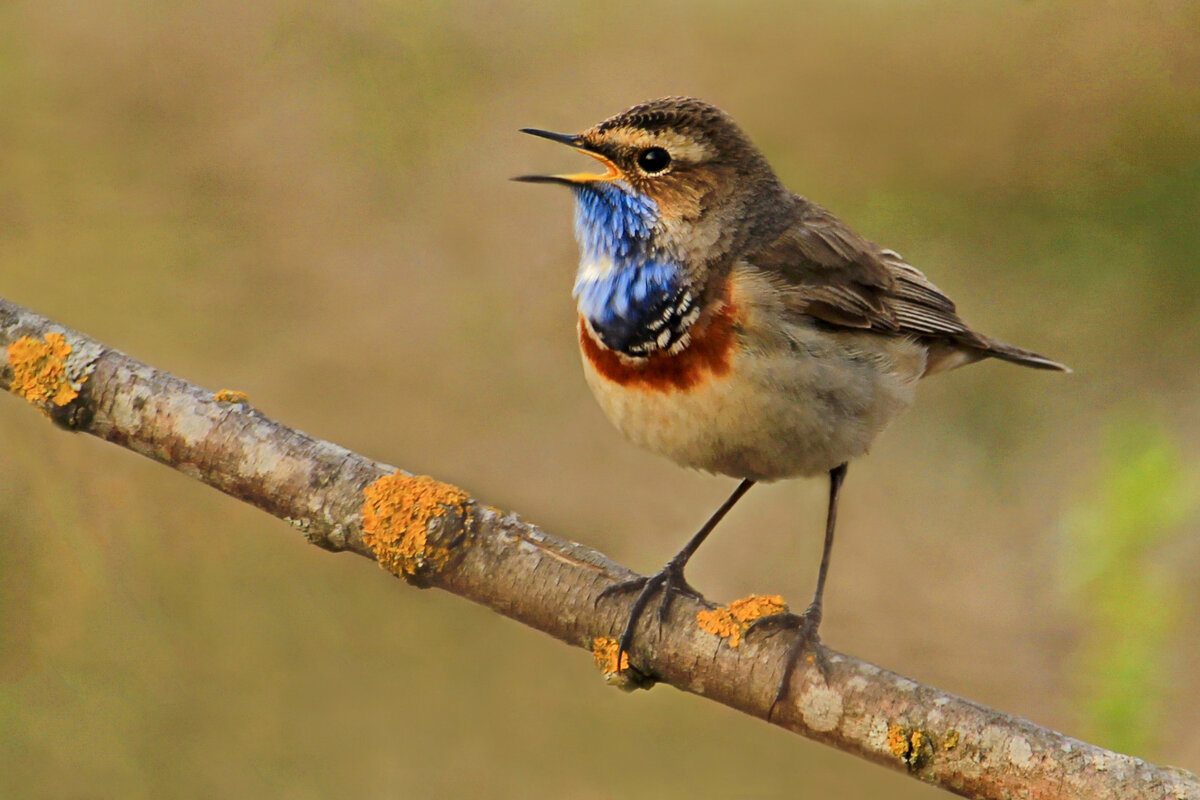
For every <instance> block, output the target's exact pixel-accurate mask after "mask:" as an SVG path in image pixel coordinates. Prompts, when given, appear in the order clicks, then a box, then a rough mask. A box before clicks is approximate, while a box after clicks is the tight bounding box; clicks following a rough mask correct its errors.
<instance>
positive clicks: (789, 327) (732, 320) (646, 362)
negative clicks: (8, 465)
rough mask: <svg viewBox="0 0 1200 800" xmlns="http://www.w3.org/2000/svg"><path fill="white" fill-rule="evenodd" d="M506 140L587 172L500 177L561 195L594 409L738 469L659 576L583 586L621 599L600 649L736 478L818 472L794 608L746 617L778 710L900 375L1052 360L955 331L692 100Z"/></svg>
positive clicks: (937, 297)
mask: <svg viewBox="0 0 1200 800" xmlns="http://www.w3.org/2000/svg"><path fill="white" fill-rule="evenodd" d="M522 132H523V133H529V134H532V135H534V136H540V137H542V138H545V139H550V140H551V141H554V142H560V143H562V144H565V145H567V146H569V147H572V148H574V149H576V150H578V151H579V152H581V153H583V154H585V155H588V156H591V157H592V158H594V159H596V160H597V161H599V162H600V165H601V166H602V167H603V170H604V171H603V172H600V173H597V174H593V173H587V172H582V173H575V174H570V175H527V176H522V177H519V178H517V179H516V180H520V181H528V182H533V183H555V184H562V185H564V186H568V187H570V189H571V190H572V192H573V193H574V195H575V236H576V238H577V239H578V242H579V249H580V261H579V268H578V271H577V272H576V274H575V288H574V295H575V301H576V305H577V308H578V312H579V324H578V328H579V331H578V332H579V346H580V349H581V351H582V354H583V369H584V374H585V376H586V378H587V382H588V385H589V386H590V387H591V390H592V392H593V393H594V394H595V396H596V399H597V400H598V401H599V403H600V406H601V408H603V410H604V413H605V414H606V415H607V416H608V418H609V419H610V420H611V421H612V422H613V424H615V425H616V426H617V428H618V429H620V431H621V432H622V433H623V434H624V435H625V436H626V437H628V438H629V439H630V440H632V441H633V442H634V443H636V444H639V445H641V446H643V447H645V448H648V449H649V450H652V451H653V452H655V453H658V454H660V455H664V456H666V457H667V458H670V459H671V460H673V461H675V462H676V463H678V464H681V465H683V466H686V467H694V468H697V469H701V470H706V471H708V472H713V473H720V474H723V475H729V476H732V477H734V478H740V479H741V483H739V484H738V487H737V488H736V489H735V490H734V491H733V494H732V495H731V496H730V497H729V499H728V500H726V501H725V503H724V504H723V505H722V506H721V507H720V508H718V509H717V511H716V513H714V514H713V515H712V517H711V518H710V519H709V520H708V522H706V523H705V524H704V526H703V527H701V528H700V530H699V531H698V532H697V533H696V534H695V536H693V537H692V538H691V539H690V540H689V541H688V543H687V544H686V545H684V547H683V549H682V550H680V551H679V553H677V554H676V555H675V556H674V557H673V558H672V559H671V560H670V561H668V562H667V564H666V566H664V567H663V568H662V570H660V571H659V572H658V573H656V574H655V575H653V576H651V577H649V578H644V577H639V578H636V579H634V580H631V581H626V582H623V583H619V584H616V585H614V586H611V587H609V588H608V589H606V590H605V592H604V593H603V594H602V595H601V597H606V596H611V595H612V594H613V593H615V592H622V591H637V592H638V594H637V597H636V599H635V601H634V603H633V606H632V610H631V612H630V615H629V619H628V621H627V623H626V625H625V629H624V632H623V634H622V635H621V638H620V642H619V648H620V651H619V652H620V653H624V652H626V651H628V650H629V647H630V645H631V643H632V640H633V635H634V631H635V629H636V627H637V623H638V620H639V619H640V618H641V616H642V614H643V612H644V611H645V610H646V609H647V607H648V606H649V604H650V603H651V601H652V600H653V598H654V597H655V595H658V616H659V620H660V623H661V622H662V621H664V620H665V618H666V614H667V611H668V609H669V606H670V603H671V598H672V596H673V593H683V594H686V595H690V596H693V597H696V598H697V599H699V600H701V601H703V597H702V596H701V595H700V593H699V592H697V591H696V590H695V589H693V588H692V587H691V586H690V585H689V584H688V582H687V580H686V579H685V578H684V574H683V571H684V567H685V566H686V564H687V562H688V560H689V559H690V558H691V557H692V555H694V554H695V552H696V550H697V548H699V547H700V545H701V543H703V541H704V539H705V538H706V537H707V536H708V535H709V534H710V533H711V532H712V530H713V528H714V527H716V525H717V524H718V523H719V522H720V521H721V518H722V517H724V516H725V514H726V513H727V512H728V511H729V509H730V508H732V507H733V505H734V504H735V503H736V502H737V501H738V500H739V499H740V498H741V497H742V495H744V494H745V493H746V492H747V490H749V489H750V487H751V486H753V485H754V484H755V483H756V482H759V481H774V480H779V479H781V478H792V477H797V476H815V475H824V474H827V475H828V476H829V505H828V511H827V516H826V523H825V544H824V549H823V551H822V554H821V565H820V568H819V570H818V572H817V587H816V593H815V595H814V597H813V601H812V604H811V605H809V607H808V609H807V610H806V611H805V612H804V613H803V614H800V615H794V614H784V615H776V616H774V617H766V618H764V620H763V623H764V624H763V625H762V626H761V627H764V628H771V627H775V628H777V629H784V630H794V631H795V632H796V634H797V635H796V638H795V640H794V643H793V644H792V646H791V648H790V650H789V654H788V659H787V663H786V665H785V667H784V670H783V678H782V680H781V681H780V683H779V687H778V691H777V694H776V698H775V699H776V702H778V701H779V700H781V699H782V698H783V697H784V696H785V694H786V691H787V688H788V684H789V682H790V679H791V675H792V672H793V671H794V669H795V665H796V662H797V660H798V658H799V656H800V654H801V653H803V652H805V651H809V652H811V653H812V654H813V658H814V661H816V662H817V663H818V665H819V666H820V667H821V668H822V671H823V672H824V673H827V671H828V667H827V665H826V663H825V656H824V655H823V651H822V648H821V645H820V641H819V639H818V638H817V628H818V626H819V624H820V621H821V596H822V593H823V591H824V588H825V575H826V572H827V571H828V568H829V554H830V550H831V548H832V545H833V532H834V524H835V520H836V515H837V504H838V493H839V490H840V489H841V486H842V480H843V478H845V475H846V465H847V463H848V462H849V461H850V459H852V458H856V457H858V456H861V455H863V454H864V453H865V452H867V448H868V446H869V445H870V444H871V441H872V440H873V439H874V438H875V436H876V435H877V434H878V433H879V432H880V431H881V430H883V428H884V427H886V426H887V424H888V423H889V422H891V421H892V420H893V419H894V418H895V417H896V416H897V415H898V414H899V413H900V412H901V411H903V410H904V409H905V408H907V407H908V406H909V404H910V403H912V401H913V395H914V392H915V390H916V385H917V382H918V381H919V380H920V379H921V378H924V377H926V376H928V375H933V374H935V373H938V372H944V371H946V370H949V369H954V368H955V367H960V366H963V365H964V364H970V363H972V362H975V361H979V360H981V359H984V358H999V359H1002V360H1004V361H1011V362H1013V363H1014V364H1021V365H1022V366H1026V367H1035V368H1037V369H1048V370H1058V371H1064V372H1065V371H1068V370H1067V368H1066V367H1065V366H1063V365H1062V364H1059V363H1058V362H1056V361H1052V360H1051V359H1049V358H1046V357H1044V356H1040V355H1038V354H1037V353H1032V352H1030V351H1028V350H1023V349H1021V348H1019V347H1014V346H1012V345H1009V344H1005V343H1004V342H1000V341H997V340H995V339H992V338H989V337H987V336H984V335H983V334H981V333H977V332H976V331H974V330H972V329H971V328H970V327H969V326H968V325H967V324H966V323H965V322H963V321H962V319H960V318H959V316H958V313H957V311H956V310H955V306H954V303H952V302H951V301H950V299H949V298H947V297H946V296H945V295H944V294H943V293H942V292H941V290H940V289H938V288H937V287H936V286H934V285H933V284H932V283H931V282H930V281H929V280H928V279H927V278H926V277H925V276H924V275H923V274H921V272H919V271H918V270H917V269H916V268H915V267H912V266H911V265H909V264H908V263H907V262H905V261H904V259H902V258H901V257H900V256H899V255H898V254H897V253H896V252H894V251H892V250H886V249H883V248H881V247H879V246H878V245H876V244H874V243H873V242H870V241H868V240H866V239H864V238H863V237H861V236H859V235H858V234H856V233H854V232H853V231H852V230H850V228H848V227H847V226H846V225H845V224H844V223H843V222H841V221H840V220H838V219H837V218H836V217H834V216H833V215H832V214H830V213H829V212H828V211H826V210H825V209H824V208H822V207H821V206H819V205H817V204H816V203H813V202H812V201H810V200H808V199H806V198H804V197H801V196H800V195H797V194H795V193H793V192H791V191H789V190H788V189H787V188H785V187H784V186H783V184H782V183H780V181H779V179H778V178H777V177H776V176H775V173H774V172H773V171H772V169H771V166H770V165H769V164H768V163H767V160H766V158H764V157H763V155H762V153H760V152H759V151H758V149H757V148H756V147H755V146H754V144H753V143H752V142H751V141H750V139H749V138H748V137H747V136H746V135H745V134H744V133H743V132H742V131H741V129H740V128H738V126H737V124H736V123H735V122H734V121H733V120H732V119H731V118H730V117H729V116H728V115H727V114H726V113H725V112H723V111H721V110H720V109H718V108H716V107H714V106H712V105H709V104H708V103H705V102H702V101H700V100H696V99H693V98H689V97H666V98H662V99H660V100H652V101H650V102H648V103H643V104H641V105H637V106H634V107H633V108H630V109H629V110H627V111H624V112H622V113H620V114H617V115H616V116H614V117H611V118H610V119H607V120H605V121H603V122H601V123H599V124H598V125H596V126H594V127H592V128H589V129H588V130H586V131H584V132H582V133H578V134H567V133H552V132H550V131H544V130H538V129H535V128H524V129H522ZM618 658H619V657H618ZM617 663H620V661H619V660H618V662H617Z"/></svg>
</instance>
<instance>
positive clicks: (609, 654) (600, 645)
mask: <svg viewBox="0 0 1200 800" xmlns="http://www.w3.org/2000/svg"><path fill="white" fill-rule="evenodd" d="M592 659H593V660H594V661H595V662H596V667H597V668H599V670H600V671H601V672H603V673H604V674H605V675H615V674H617V673H618V672H622V671H624V670H627V669H629V653H622V654H621V664H620V666H618V665H617V640H616V639H610V638H608V637H607V636H597V637H596V638H595V639H592Z"/></svg>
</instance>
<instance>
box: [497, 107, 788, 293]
mask: <svg viewBox="0 0 1200 800" xmlns="http://www.w3.org/2000/svg"><path fill="white" fill-rule="evenodd" d="M522 130H523V132H524V133H529V134H532V135H534V136H540V137H542V138H545V139H550V140H551V141H555V142H560V143H562V144H566V145H568V146H570V147H573V148H575V149H576V150H578V151H580V152H581V153H584V154H586V155H589V156H591V157H592V158H594V159H596V160H597V161H598V162H600V164H601V165H602V166H603V169H604V171H603V172H598V173H592V172H577V173H571V174H564V175H526V176H522V177H520V178H517V179H516V180H521V181H529V182H536V183H558V184H565V185H567V186H570V187H571V188H572V189H573V190H574V191H575V194H576V199H577V201H578V208H579V212H580V213H579V215H577V224H578V227H579V234H580V244H581V246H583V247H584V249H585V250H586V249H587V247H588V246H589V243H591V244H596V245H598V246H601V247H605V246H607V247H609V248H610V249H612V248H614V247H615V248H620V247H622V246H623V245H625V244H627V242H626V240H628V239H637V238H638V237H642V238H644V239H646V243H647V244H648V245H649V246H650V247H652V248H653V249H655V250H658V251H661V252H664V253H668V254H670V255H671V256H672V257H673V258H675V259H677V260H678V261H679V262H681V263H682V264H683V265H685V266H686V268H687V269H688V270H689V271H690V272H693V273H705V272H707V271H708V270H709V269H710V268H713V267H717V266H718V265H719V264H721V263H722V262H725V261H728V257H729V256H730V255H731V254H732V253H736V252H738V251H739V250H740V249H742V248H744V247H745V245H746V243H747V240H749V239H751V238H752V237H753V236H754V235H755V233H756V229H757V228H758V227H759V224H760V221H763V220H760V218H762V217H770V216H772V215H773V212H774V210H775V209H776V208H777V206H778V204H779V203H780V201H781V200H783V199H784V198H785V197H786V195H787V193H786V191H785V190H784V189H783V187H782V186H781V185H780V184H779V182H778V180H777V179H776V178H775V175H774V173H773V172H772V171H771V168H770V166H769V165H768V164H767V161H766V159H765V158H764V157H763V156H762V154H761V153H759V151H758V149H757V148H756V147H755V146H754V144H753V143H752V142H751V141H750V139H749V138H748V137H747V136H746V135H745V134H744V133H743V132H742V131H741V129H740V128H739V127H738V126H737V124H736V123H735V122H734V121H733V120H732V119H731V118H730V117H729V115H728V114H726V113H725V112H724V111H722V110H720V109H719V108H717V107H715V106H713V105H710V104H708V103H705V102H703V101H701V100H696V99H694V98H689V97H665V98H662V99H659V100H652V101H650V102H647V103H642V104H640V105H636V106H634V107H633V108H630V109H628V110H627V111H623V112H621V113H620V114H617V115H616V116H614V117H610V118H609V119H606V120H604V121H603V122H601V123H599V124H597V125H595V126H593V127H591V128H589V129H587V130H585V131H583V132H582V133H577V134H565V133H553V132H550V131H543V130H538V129H536V128H524V129H522ZM693 277H696V278H703V274H696V275H694V276H693Z"/></svg>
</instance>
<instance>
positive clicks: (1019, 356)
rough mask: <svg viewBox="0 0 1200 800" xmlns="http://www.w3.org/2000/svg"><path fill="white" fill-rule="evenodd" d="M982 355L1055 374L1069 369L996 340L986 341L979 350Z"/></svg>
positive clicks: (1033, 353) (1028, 351)
mask: <svg viewBox="0 0 1200 800" xmlns="http://www.w3.org/2000/svg"><path fill="white" fill-rule="evenodd" d="M981 349H982V350H983V353H984V355H988V356H991V357H992V358H1000V359H1003V360H1005V361H1011V362H1012V363H1014V364H1020V365H1021V366H1023V367H1033V368H1034V369H1049V370H1054V371H1055V372H1070V371H1071V368H1070V367H1068V366H1067V365H1066V364H1060V363H1058V362H1057V361H1055V360H1053V359H1050V358H1046V357H1045V356H1043V355H1038V354H1037V353H1035V352H1033V351H1032V350H1024V349H1022V348H1020V347H1016V346H1014V345H1011V344H1008V343H1006V342H1001V341H999V340H997V339H986V340H985V346H984V347H983V348H981Z"/></svg>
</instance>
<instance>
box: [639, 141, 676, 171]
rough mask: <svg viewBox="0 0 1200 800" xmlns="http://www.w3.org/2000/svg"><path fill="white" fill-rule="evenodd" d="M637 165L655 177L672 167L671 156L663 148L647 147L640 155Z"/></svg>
mask: <svg viewBox="0 0 1200 800" xmlns="http://www.w3.org/2000/svg"><path fill="white" fill-rule="evenodd" d="M637 165H638V166H639V167H641V168H642V172H646V173H649V174H651V175H653V174H654V173H656V172H662V171H663V170H664V169H666V168H667V167H669V166H671V154H670V153H668V152H667V151H666V150H664V149H662V148H661V147H647V148H646V149H645V150H643V151H642V152H640V153H638V157H637Z"/></svg>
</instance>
